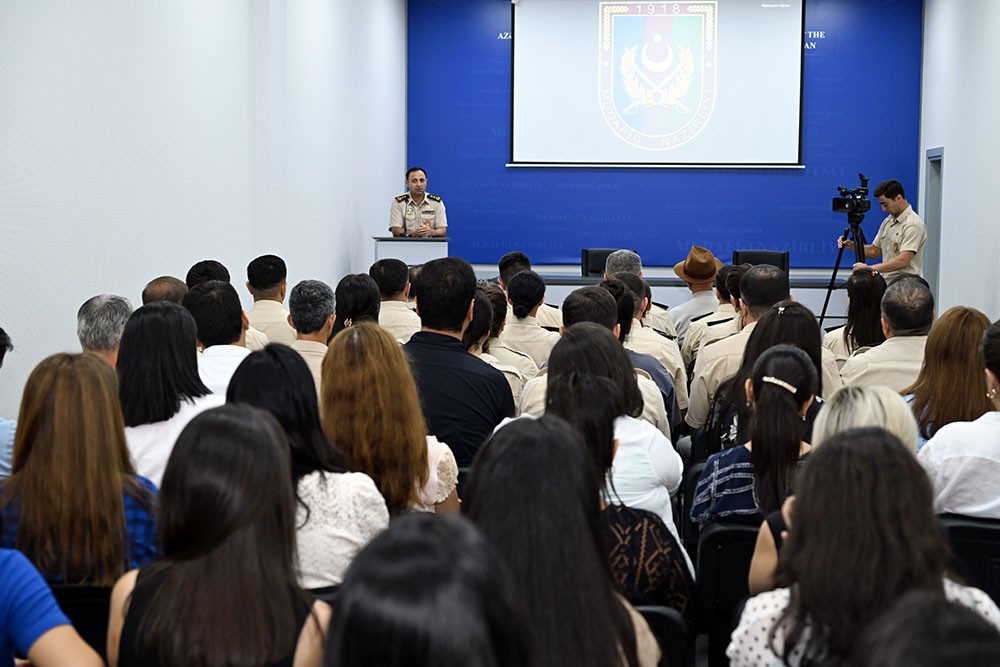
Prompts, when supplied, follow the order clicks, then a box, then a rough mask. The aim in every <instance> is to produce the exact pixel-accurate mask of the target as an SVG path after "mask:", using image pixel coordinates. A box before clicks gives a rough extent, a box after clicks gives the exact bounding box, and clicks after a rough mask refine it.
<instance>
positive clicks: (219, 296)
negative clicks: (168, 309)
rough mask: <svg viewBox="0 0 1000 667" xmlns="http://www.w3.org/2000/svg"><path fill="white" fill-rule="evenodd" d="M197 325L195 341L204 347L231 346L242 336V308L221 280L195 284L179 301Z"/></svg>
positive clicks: (232, 292)
mask: <svg viewBox="0 0 1000 667" xmlns="http://www.w3.org/2000/svg"><path fill="white" fill-rule="evenodd" d="M181 305H183V306H184V307H185V308H187V309H188V312H190V313H191V315H192V316H193V317H194V321H195V324H197V325H198V341H199V342H200V343H201V344H202V345H204V346H205V347H211V346H213V345H231V344H233V343H235V342H237V341H238V340H239V339H240V334H242V333H243V307H242V306H241V305H240V297H239V295H237V294H236V289H235V288H234V287H233V286H232V285H230V284H229V283H228V282H225V281H223V280H209V281H207V282H203V283H198V284H197V285H195V286H194V287H192V288H191V289H189V290H188V292H187V294H185V295H184V299H183V300H182V301H181Z"/></svg>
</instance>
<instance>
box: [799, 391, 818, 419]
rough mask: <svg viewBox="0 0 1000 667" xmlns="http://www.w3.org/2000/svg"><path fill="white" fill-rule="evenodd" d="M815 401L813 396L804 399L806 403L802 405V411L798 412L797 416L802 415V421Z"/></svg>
mask: <svg viewBox="0 0 1000 667" xmlns="http://www.w3.org/2000/svg"><path fill="white" fill-rule="evenodd" d="M815 399H816V397H815V396H810V397H809V398H807V399H806V402H805V403H803V404H802V409H801V410H799V414H801V415H802V417H803V419H804V418H805V416H806V414H807V413H808V412H809V408H810V407H812V404H813V401H814V400H815Z"/></svg>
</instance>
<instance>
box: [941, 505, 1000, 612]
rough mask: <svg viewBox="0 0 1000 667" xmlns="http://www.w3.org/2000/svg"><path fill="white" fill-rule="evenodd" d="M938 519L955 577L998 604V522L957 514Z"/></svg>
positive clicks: (999, 589)
mask: <svg viewBox="0 0 1000 667" xmlns="http://www.w3.org/2000/svg"><path fill="white" fill-rule="evenodd" d="M939 518H940V520H941V525H942V526H943V527H944V529H945V531H946V532H947V534H948V541H949V542H951V550H952V552H953V554H954V556H955V561H954V562H953V563H952V569H953V570H954V572H955V574H957V575H958V576H959V577H961V578H962V580H963V581H965V583H967V584H969V585H970V586H975V587H976V588H979V589H982V590H983V591H985V592H986V593H987V594H988V595H989V596H990V597H991V598H993V601H994V602H996V603H997V604H1000V521H997V520H996V519H976V518H972V517H968V516H959V515H957V514H944V515H942V516H941V517H939Z"/></svg>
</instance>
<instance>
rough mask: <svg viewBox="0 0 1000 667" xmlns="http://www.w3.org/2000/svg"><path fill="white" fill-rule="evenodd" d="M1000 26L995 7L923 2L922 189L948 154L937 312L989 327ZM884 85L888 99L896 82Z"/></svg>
mask: <svg viewBox="0 0 1000 667" xmlns="http://www.w3.org/2000/svg"><path fill="white" fill-rule="evenodd" d="M998 25H1000V3H998V2H996V1H995V0H962V2H955V0H925V2H924V49H923V81H922V95H921V97H922V105H921V129H920V160H921V168H920V183H921V186H922V185H923V183H924V182H925V179H926V174H925V169H926V164H925V163H924V162H925V157H924V156H925V154H926V151H927V149H929V148H937V147H943V148H944V161H943V166H944V168H943V181H944V182H943V191H942V216H941V217H942V227H941V237H942V238H941V285H940V293H939V295H938V302H939V308H938V312H939V313H940V312H943V311H944V310H945V309H946V308H949V307H951V306H956V305H966V306H972V307H975V308H979V309H980V310H982V311H983V312H985V313H986V314H987V316H989V318H990V319H991V320H996V319H997V318H998V317H1000V278H998V276H997V272H996V268H995V267H996V266H997V259H998V258H1000V219H998V217H997V214H996V210H995V206H994V205H993V194H994V191H995V190H996V187H997V186H996V182H997V179H996V162H997V156H998V155H1000V134H998V133H997V132H996V131H995V125H996V119H997V117H998V115H1000V87H998V86H997V85H996V82H997V81H1000V42H998V41H997V39H996V35H995V32H996V31H995V28H996V26H998ZM885 84H886V86H888V88H887V90H889V91H891V77H890V78H889V79H887V80H886V82H885ZM921 189H922V187H921ZM919 210H923V208H922V206H921V207H920V209H919Z"/></svg>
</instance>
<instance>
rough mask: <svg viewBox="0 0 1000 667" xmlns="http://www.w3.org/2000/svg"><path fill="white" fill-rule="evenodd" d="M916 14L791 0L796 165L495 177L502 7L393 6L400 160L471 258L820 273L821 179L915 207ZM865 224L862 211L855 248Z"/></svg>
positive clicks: (884, 1)
mask: <svg viewBox="0 0 1000 667" xmlns="http://www.w3.org/2000/svg"><path fill="white" fill-rule="evenodd" d="M922 11H923V2H922V1H921V0H807V2H806V34H805V35H804V47H805V59H804V85H803V88H804V92H803V130H802V141H803V144H802V160H803V164H804V165H805V168H804V169H798V170H785V169H655V168H629V169H617V168H508V167H505V164H506V163H507V162H508V161H509V158H510V95H511V91H510V85H511V41H510V39H509V36H510V31H511V3H510V0H409V2H408V36H407V39H408V44H407V53H408V62H407V68H408V72H407V75H408V84H407V123H408V125H407V137H408V138H407V159H408V162H409V163H410V164H411V165H414V164H418V165H421V166H423V167H425V168H426V169H427V171H428V180H429V190H430V191H431V192H433V193H436V194H439V195H441V196H442V197H443V198H444V201H445V203H446V205H447V207H448V220H449V233H450V236H451V237H452V238H453V242H452V244H451V248H450V253H451V254H452V255H457V256H461V257H464V258H466V259H468V260H469V261H471V262H473V263H484V264H490V263H495V262H496V260H497V259H498V258H499V257H500V255H502V254H503V253H505V252H508V251H510V250H523V251H524V252H526V253H528V255H529V256H530V257H531V259H532V262H534V263H536V264H577V263H579V259H580V249H581V248H585V247H627V248H634V249H636V250H638V251H639V252H640V253H641V254H642V256H643V261H644V263H646V264H648V265H668V264H673V263H675V262H678V261H681V260H682V259H683V258H684V256H685V255H686V253H687V251H688V249H689V248H690V247H691V246H692V245H703V246H707V247H708V248H710V249H711V250H712V251H713V252H715V253H716V254H717V255H719V256H720V257H722V258H724V259H728V258H729V257H730V255H731V253H732V251H733V250H735V249H749V248H761V249H775V250H788V251H790V252H791V262H792V266H795V267H832V265H833V262H834V260H835V259H836V253H837V250H836V244H835V237H836V236H837V235H838V234H840V233H841V232H842V231H843V228H844V226H845V225H846V216H844V215H843V214H837V213H832V212H830V199H831V198H832V197H833V196H835V195H836V194H837V192H836V186H838V185H843V186H846V187H849V188H853V187H857V184H858V181H857V173H858V172H859V171H862V172H864V173H865V175H867V176H868V177H869V178H870V179H871V187H873V188H874V186H875V184H876V183H877V182H878V181H880V180H883V179H886V178H898V179H899V180H900V181H902V183H903V185H904V187H906V189H907V198H908V199H909V201H910V202H911V203H914V204H915V203H916V201H917V183H916V179H917V172H918V152H919V148H918V146H919V143H918V142H919V113H920V49H921V39H922V35H921V27H922ZM761 76H766V73H764V72H762V73H761ZM747 103H748V104H762V105H766V104H768V100H766V99H759V100H749V101H748V102H747ZM747 131H752V129H751V128H747ZM581 140H585V138H581ZM402 180H403V179H402V175H400V185H401V186H402ZM400 191H402V187H401V189H400ZM881 219H882V214H881V212H880V211H879V210H878V204H877V202H876V203H875V206H874V210H873V211H872V213H871V214H869V216H868V218H867V219H866V221H865V223H864V229H865V232H866V234H867V236H868V238H869V239H871V238H873V237H874V236H875V231H876V230H877V228H878V224H879V222H880V221H881ZM844 263H845V265H846V264H847V263H848V262H846V261H845V262H844Z"/></svg>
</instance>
